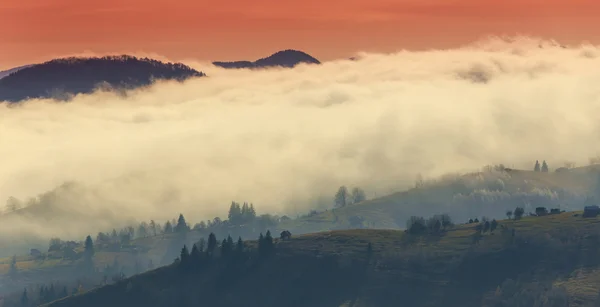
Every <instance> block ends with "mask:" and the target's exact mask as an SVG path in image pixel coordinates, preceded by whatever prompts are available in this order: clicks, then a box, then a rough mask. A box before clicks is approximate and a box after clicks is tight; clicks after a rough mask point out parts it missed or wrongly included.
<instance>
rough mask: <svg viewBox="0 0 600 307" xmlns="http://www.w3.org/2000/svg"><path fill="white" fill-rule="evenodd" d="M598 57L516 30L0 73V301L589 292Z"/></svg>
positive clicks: (499, 301)
mask: <svg viewBox="0 0 600 307" xmlns="http://www.w3.org/2000/svg"><path fill="white" fill-rule="evenodd" d="M598 55H600V53H599V52H598V49H597V48H595V47H591V46H581V47H569V48H566V47H564V46H560V45H558V44H556V43H555V42H551V41H540V40H536V39H532V38H525V37H523V38H518V39H515V40H514V41H505V40H500V39H491V40H487V41H483V42H479V43H478V44H473V45H469V46H465V47H463V48H458V49H453V50H436V51H426V52H408V51H403V52H399V53H397V54H390V55H384V54H360V55H358V56H357V57H356V58H353V59H352V60H339V61H324V62H320V61H319V60H317V59H316V58H314V57H312V56H310V55H308V54H306V53H303V52H299V51H293V50H286V51H282V52H278V53H275V54H273V55H272V56H270V57H266V58H263V59H261V60H258V61H255V62H251V61H237V62H213V63H212V64H209V63H195V62H189V63H188V62H186V63H185V64H182V63H175V64H173V63H166V62H160V61H156V60H152V59H142V58H135V57H129V56H121V57H102V58H90V59H84V58H80V59H76V58H70V59H59V60H53V61H49V62H47V63H42V64H39V65H33V66H28V67H25V68H21V69H17V70H16V71H12V72H11V73H10V74H8V75H7V76H4V77H3V78H2V79H0V100H5V101H6V102H4V103H0V155H1V156H2V157H3V159H2V160H0V197H1V198H2V199H8V201H7V203H6V208H5V210H4V212H3V213H2V215H0V257H5V258H2V259H0V271H1V272H2V275H1V276H0V293H2V295H3V302H4V306H6V307H10V306H22V305H23V304H25V305H27V306H29V305H38V304H47V303H50V306H85V307H87V306H106V305H116V306H172V305H173V304H175V305H180V306H197V305H199V304H206V305H210V306H247V302H249V301H250V302H255V304H256V306H357V307H358V306H392V305H393V306H398V305H399V304H400V305H402V306H442V305H443V306H490V307H492V306H494V307H496V306H595V305H594V304H597V302H598V300H597V296H598V293H599V291H600V284H599V283H598V282H597V281H598V280H599V279H598V278H599V276H600V275H599V274H598V265H600V262H598V260H597V249H598V247H599V246H600V242H598V236H597V234H596V233H597V232H598V230H599V229H598V225H599V224H598V223H597V218H596V217H587V216H586V217H584V216H583V209H584V207H585V206H593V205H598V201H597V200H598V199H600V159H598V157H597V154H598V152H599V150H600V146H599V145H598V144H597V143H596V142H594V141H593V140H595V139H596V138H597V136H598V131H600V130H599V128H600V126H599V125H598V124H597V120H596V118H595V117H594V114H596V113H595V112H596V111H597V109H598V108H599V107H600V104H599V103H600V100H598V97H600V96H598V95H597V89H596V87H595V86H594V84H595V83H596V81H598V80H599V79H600V75H598V74H597V72H595V71H594V70H590V69H589V67H590V65H594V64H595V63H597V61H598ZM313 64H314V65H313ZM230 68H238V69H230ZM240 68H241V69H240ZM256 68H261V69H256ZM284 68H285V69H284ZM57 72H60V73H57ZM28 97H29V98H31V99H28ZM536 161H537V163H538V164H537V165H536V166H534V165H535V164H536ZM232 201H233V203H232ZM540 208H543V209H540ZM509 212H510V213H509ZM180 214H181V216H180ZM475 219H477V220H476V221H475ZM492 225H493V226H492ZM286 231H288V232H289V234H290V237H288V236H287V235H286ZM267 232H269V235H267ZM88 235H89V236H90V237H89V240H86V236H88ZM259 237H260V239H259ZM238 239H239V242H238ZM86 241H87V242H86ZM184 245H185V246H186V248H185V250H182V248H183V246H184ZM194 246H195V248H194ZM32 249H35V251H34V250H32ZM13 256H14V257H13ZM24 289H26V290H25V291H24ZM55 300H58V301H55ZM52 301H54V302H53V303H51V302H52Z"/></svg>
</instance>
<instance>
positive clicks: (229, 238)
mask: <svg viewBox="0 0 600 307" xmlns="http://www.w3.org/2000/svg"><path fill="white" fill-rule="evenodd" d="M233 247H234V243H233V238H232V237H231V235H228V236H227V248H229V250H231V251H232V250H233Z"/></svg>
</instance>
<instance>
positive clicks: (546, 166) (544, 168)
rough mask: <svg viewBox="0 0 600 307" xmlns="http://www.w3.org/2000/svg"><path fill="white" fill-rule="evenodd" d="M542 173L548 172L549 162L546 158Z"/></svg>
mask: <svg viewBox="0 0 600 307" xmlns="http://www.w3.org/2000/svg"><path fill="white" fill-rule="evenodd" d="M541 171H542V173H547V172H548V164H546V160H544V161H543V162H542V169H541Z"/></svg>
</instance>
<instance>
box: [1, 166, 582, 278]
mask: <svg viewBox="0 0 600 307" xmlns="http://www.w3.org/2000/svg"><path fill="white" fill-rule="evenodd" d="M591 169H592V167H582V168H577V169H573V170H571V171H570V172H567V173H536V172H532V171H512V172H510V176H508V177H506V178H504V179H503V180H504V182H505V184H506V189H507V190H511V191H515V190H518V189H520V190H527V189H532V188H552V189H566V190H569V191H574V192H575V193H587V192H588V190H589V189H590V188H591V187H592V184H591V183H590V182H591V180H590V178H593V176H590V174H589V173H590V170H591ZM477 175H478V174H468V175H464V176H462V177H461V178H463V179H464V178H467V179H473V178H474V177H476V176H477ZM454 193H456V192H455V186H453V181H452V180H442V181H440V182H438V183H435V184H432V185H429V186H427V187H426V188H423V189H411V190H408V191H404V192H400V193H395V194H392V195H389V196H385V197H381V198H378V199H374V200H370V201H366V202H363V203H360V204H357V205H353V206H348V207H345V208H339V209H336V210H328V211H326V212H322V213H320V214H317V215H315V216H312V217H305V218H300V219H297V220H292V221H289V222H286V223H282V224H280V228H281V229H289V230H291V231H292V233H294V234H301V233H314V232H322V231H330V230H335V229H348V228H353V227H352V226H351V225H350V224H349V223H348V218H349V217H351V216H360V217H363V218H365V220H366V222H365V226H366V227H370V228H378V229H397V228H398V223H399V222H400V223H402V224H403V222H404V221H405V220H406V217H408V216H410V215H424V214H423V213H422V211H423V204H424V203H425V204H429V203H435V204H445V203H446V202H447V200H448V198H449V197H450V196H451V195H453V194H454ZM438 208H440V207H438ZM448 209H449V210H450V209H451V208H448ZM23 210H24V212H20V213H21V214H24V213H27V214H34V213H35V208H25V209H23ZM442 211H445V210H444V207H441V209H439V211H438V212H442ZM446 212H447V211H446ZM398 216H400V217H401V218H398ZM457 231H458V232H450V233H449V236H452V235H454V234H456V233H460V231H459V230H457ZM191 236H192V237H194V236H195V233H191ZM198 239H199V235H197V238H196V237H194V238H191V239H190V240H188V241H189V242H196V241H197V240H198ZM446 239H449V238H446ZM468 240H469V239H467V241H468ZM294 242H296V241H294ZM443 242H444V241H443V240H442V243H443ZM171 243H172V242H171V240H170V238H169V237H168V236H167V237H165V236H158V237H152V238H144V239H139V240H135V241H134V244H136V245H138V246H142V247H145V248H147V249H148V250H149V252H148V253H147V254H143V255H141V256H139V257H134V256H132V255H131V254H130V253H128V252H119V253H108V252H99V253H98V254H97V255H96V259H95V261H96V263H97V264H98V265H99V266H103V265H105V264H111V263H112V262H113V260H114V259H115V257H116V258H118V259H119V262H120V263H121V264H122V265H126V266H129V267H133V266H134V264H135V261H136V259H138V260H140V261H141V263H142V265H143V266H145V265H146V264H147V263H148V260H152V262H153V263H154V264H155V265H156V264H159V263H160V262H161V260H163V259H162V258H163V256H164V254H165V251H166V250H167V249H168V247H169V244H171ZM8 263H9V259H8V258H7V259H0V273H2V272H6V270H7V269H8ZM76 264H77V262H71V261H66V260H46V261H34V260H32V259H30V258H28V257H20V259H19V263H18V264H17V265H18V267H19V268H21V269H23V271H25V272H26V274H24V275H26V276H27V277H26V280H25V281H24V282H25V283H26V284H31V283H44V282H47V281H49V280H52V279H54V280H56V279H55V278H53V277H52V276H62V275H65V274H66V275H70V274H71V271H73V269H74V267H75V265H76ZM36 276H39V277H36Z"/></svg>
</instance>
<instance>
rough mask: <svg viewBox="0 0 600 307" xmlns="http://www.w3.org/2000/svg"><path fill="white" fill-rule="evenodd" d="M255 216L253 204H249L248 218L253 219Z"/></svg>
mask: <svg viewBox="0 0 600 307" xmlns="http://www.w3.org/2000/svg"><path fill="white" fill-rule="evenodd" d="M255 218H256V210H254V205H253V204H250V208H249V209H248V219H249V220H250V221H253V220H254V219H255Z"/></svg>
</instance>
